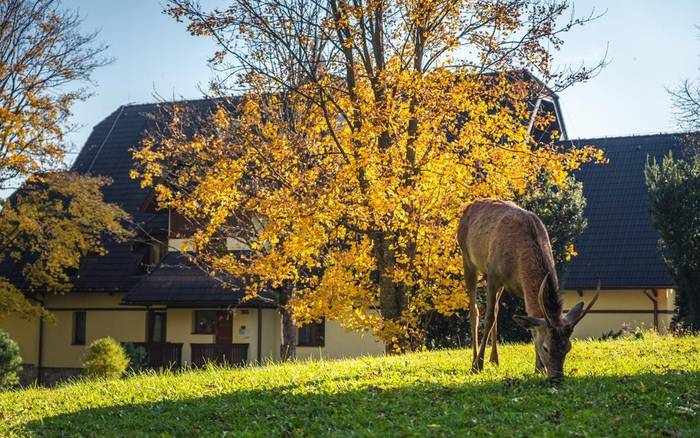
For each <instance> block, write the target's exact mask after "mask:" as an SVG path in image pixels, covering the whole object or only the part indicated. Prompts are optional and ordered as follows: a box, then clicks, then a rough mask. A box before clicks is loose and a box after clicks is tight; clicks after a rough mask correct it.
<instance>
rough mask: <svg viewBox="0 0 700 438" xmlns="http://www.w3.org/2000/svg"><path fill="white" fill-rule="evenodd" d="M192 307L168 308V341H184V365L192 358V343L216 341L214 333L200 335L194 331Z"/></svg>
mask: <svg viewBox="0 0 700 438" xmlns="http://www.w3.org/2000/svg"><path fill="white" fill-rule="evenodd" d="M193 317H194V315H193V310H192V309H168V317H167V318H168V321H167V324H168V328H167V332H166V337H167V338H166V341H168V342H178V343H183V346H182V365H183V366H184V365H188V364H189V363H190V358H191V354H192V353H191V350H190V343H192V344H209V343H212V342H214V335H199V334H194V333H192V329H193V328H194V327H193Z"/></svg>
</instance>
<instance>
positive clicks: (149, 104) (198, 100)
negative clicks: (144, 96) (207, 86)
mask: <svg viewBox="0 0 700 438" xmlns="http://www.w3.org/2000/svg"><path fill="white" fill-rule="evenodd" d="M238 97H240V96H225V97H198V98H194V99H174V100H161V101H155V102H142V103H135V102H131V103H127V104H124V105H122V106H124V107H125V108H138V107H153V106H157V105H169V104H173V103H204V102H215V101H221V100H225V99H236V98H238Z"/></svg>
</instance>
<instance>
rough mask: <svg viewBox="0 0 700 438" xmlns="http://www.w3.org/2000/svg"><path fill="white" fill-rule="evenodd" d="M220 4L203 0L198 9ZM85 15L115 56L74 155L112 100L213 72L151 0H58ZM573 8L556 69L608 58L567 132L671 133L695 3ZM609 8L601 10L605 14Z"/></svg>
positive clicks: (168, 93) (163, 93)
mask: <svg viewBox="0 0 700 438" xmlns="http://www.w3.org/2000/svg"><path fill="white" fill-rule="evenodd" d="M226 3H227V2H226V1H225V0H203V1H202V4H204V5H205V6H209V5H212V6H216V5H219V4H222V5H225V4H226ZM65 5H66V6H67V7H70V8H78V9H80V11H81V12H82V14H83V16H84V18H85V19H84V22H83V26H84V28H85V29H86V30H93V29H101V34H100V37H99V39H100V40H101V41H103V42H104V43H106V44H108V45H109V46H110V49H109V51H108V53H109V55H110V56H112V57H114V58H115V62H114V63H113V64H111V65H109V66H107V67H104V68H102V69H100V70H98V71H97V72H96V73H95V75H94V79H95V80H96V81H97V87H96V88H95V90H94V91H95V94H94V96H93V97H91V98H90V99H88V100H87V101H86V102H80V103H78V104H77V105H75V107H74V121H75V122H77V123H79V124H80V125H81V127H80V128H79V129H78V130H77V131H75V132H74V133H72V134H71V135H70V140H71V141H72V142H73V143H74V147H75V150H76V151H77V150H78V149H79V148H80V147H82V145H83V143H84V142H85V140H86V139H87V137H88V135H89V134H90V131H91V129H92V127H93V126H94V125H95V124H97V123H98V122H99V121H100V120H102V119H103V118H105V117H106V116H107V115H108V114H109V113H111V112H112V111H114V110H115V109H116V108H117V107H118V106H119V105H123V104H127V103H144V102H152V101H154V100H158V99H159V98H158V97H157V96H160V98H166V99H169V100H170V99H172V98H196V97H200V96H201V94H202V93H201V91H200V90H199V87H206V86H207V82H208V80H209V79H210V78H211V77H212V76H213V73H212V71H211V70H210V69H209V67H208V66H207V59H208V58H209V56H210V55H211V54H212V53H213V51H214V45H213V43H212V42H211V41H210V40H209V39H206V38H195V37H192V36H190V35H189V34H188V33H187V32H186V30H185V26H184V24H182V23H177V22H175V21H174V20H173V19H172V18H170V17H168V16H166V15H164V14H162V13H161V2H159V1H156V0H150V1H143V0H120V1H118V2H103V1H99V2H96V1H94V0H66V1H65ZM575 7H576V13H577V14H580V15H583V14H587V13H589V12H590V11H591V10H592V9H594V8H595V11H596V12H599V13H602V12H605V14H604V15H603V16H602V17H601V18H600V19H599V20H597V21H596V22H594V23H591V24H589V25H587V26H585V27H582V28H579V29H576V30H575V31H573V32H572V33H571V34H569V35H568V36H567V38H566V41H567V43H566V44H565V45H564V47H563V49H562V50H561V51H560V52H559V53H557V54H556V55H555V56H556V58H555V59H556V60H558V63H559V65H566V64H572V65H574V66H576V65H578V64H580V63H581V62H587V63H589V64H594V63H595V62H597V61H599V60H600V58H601V57H603V56H604V55H605V53H606V50H607V53H608V60H609V61H610V64H609V65H608V66H607V67H606V68H605V69H604V70H603V71H602V72H601V74H600V75H599V76H598V77H596V78H594V79H593V80H591V81H590V82H589V83H585V84H577V85H576V86H574V87H573V88H571V89H569V90H566V91H564V92H563V93H561V100H562V107H563V111H564V117H565V121H566V124H567V128H568V130H569V135H570V137H572V138H591V137H599V136H616V135H629V134H645V133H655V132H668V131H675V130H677V127H676V124H675V122H674V120H673V110H672V106H671V99H670V97H669V95H668V93H667V92H666V88H673V87H675V86H677V85H678V84H679V83H680V82H681V81H682V80H683V79H692V78H694V77H696V76H698V75H699V71H698V67H699V66H700V59H699V58H698V55H700V30H698V29H697V28H696V27H695V25H696V24H700V3H698V2H697V1H695V0H674V1H673V2H660V1H651V0H644V1H637V0H615V1H605V0H576V1H575ZM606 11H607V12H606Z"/></svg>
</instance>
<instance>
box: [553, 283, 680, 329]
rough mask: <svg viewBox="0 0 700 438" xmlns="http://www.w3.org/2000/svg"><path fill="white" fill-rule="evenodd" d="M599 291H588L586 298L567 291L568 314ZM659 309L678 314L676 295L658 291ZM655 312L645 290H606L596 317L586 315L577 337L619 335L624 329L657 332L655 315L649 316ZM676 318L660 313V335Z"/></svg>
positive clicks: (596, 307)
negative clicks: (627, 311)
mask: <svg viewBox="0 0 700 438" xmlns="http://www.w3.org/2000/svg"><path fill="white" fill-rule="evenodd" d="M594 293H595V291H593V290H586V291H584V294H583V296H582V297H581V296H579V295H578V293H577V292H576V291H566V292H565V293H564V294H563V298H564V309H565V310H568V309H570V308H571V307H572V306H574V305H575V304H576V303H578V302H579V301H584V302H585V303H586V304H587V303H588V302H589V301H590V300H591V298H593V295H594ZM657 293H658V296H657V300H658V309H659V310H660V311H666V310H674V308H675V307H674V299H673V295H674V291H673V290H672V289H659V290H658V292H657ZM653 309H654V305H653V303H652V301H651V300H650V299H649V298H648V297H647V296H646V295H645V294H644V293H643V290H642V289H625V290H604V291H601V293H600V297H599V298H598V301H597V302H596V304H595V305H594V306H593V308H592V309H591V310H592V313H589V314H588V315H586V317H585V318H584V319H582V320H581V322H580V323H579V324H578V325H577V326H576V329H575V330H574V333H573V337H575V338H597V337H600V336H601V335H603V334H605V333H608V332H610V331H613V332H617V331H618V330H621V329H622V328H623V327H624V328H627V329H634V328H637V327H645V328H653V327H654V315H653V314H652V313H649V312H650V311H652V310H653ZM595 310H632V311H634V310H638V311H643V312H644V313H595V312H593V311H595ZM672 316H673V315H670V314H665V313H659V315H658V320H659V331H660V332H662V333H664V332H665V331H666V330H667V329H668V327H669V324H670V322H671V318H672Z"/></svg>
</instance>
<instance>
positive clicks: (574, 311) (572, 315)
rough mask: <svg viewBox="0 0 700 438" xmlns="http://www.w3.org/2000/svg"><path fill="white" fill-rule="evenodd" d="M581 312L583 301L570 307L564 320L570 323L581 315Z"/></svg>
mask: <svg viewBox="0 0 700 438" xmlns="http://www.w3.org/2000/svg"><path fill="white" fill-rule="evenodd" d="M581 312H583V301H581V302H580V303H578V304H576V305H575V306H574V307H572V308H571V309H570V310H569V311H568V312H567V314H566V316H565V317H564V320H565V321H566V323H567V324H572V323H573V322H574V321H576V320H577V319H578V317H579V316H581Z"/></svg>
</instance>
